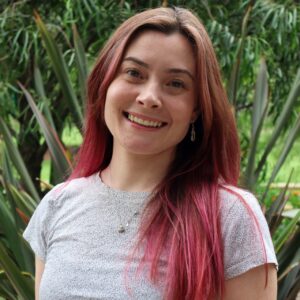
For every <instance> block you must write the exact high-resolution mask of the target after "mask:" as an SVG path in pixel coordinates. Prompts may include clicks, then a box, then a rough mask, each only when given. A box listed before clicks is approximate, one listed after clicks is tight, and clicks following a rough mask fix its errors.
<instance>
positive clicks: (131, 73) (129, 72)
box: [126, 69, 142, 78]
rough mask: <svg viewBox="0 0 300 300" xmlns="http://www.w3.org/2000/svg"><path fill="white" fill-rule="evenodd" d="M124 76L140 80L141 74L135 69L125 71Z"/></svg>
mask: <svg viewBox="0 0 300 300" xmlns="http://www.w3.org/2000/svg"><path fill="white" fill-rule="evenodd" d="M126 74H127V75H129V76H130V77H135V78H142V74H141V72H140V71H138V70H136V69H128V70H126Z"/></svg>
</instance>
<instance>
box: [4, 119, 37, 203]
mask: <svg viewBox="0 0 300 300" xmlns="http://www.w3.org/2000/svg"><path fill="white" fill-rule="evenodd" d="M0 132H1V133H2V135H3V139H4V142H5V145H6V147H7V150H8V155H9V158H10V159H11V161H12V162H13V163H14V166H15V168H16V169H17V170H18V172H19V174H20V176H21V178H22V181H23V182H24V185H25V186H26V188H27V190H28V192H29V193H30V194H31V196H32V197H33V198H34V199H35V200H36V201H37V202H38V201H39V199H40V197H39V195H38V192H37V191H36V188H35V187H34V184H33V182H32V180H31V178H30V175H29V173H28V171H27V168H26V166H25V164H24V161H23V159H22V156H21V154H20V152H19V150H18V147H17V146H16V145H15V143H14V141H13V138H12V135H11V134H10V132H9V129H8V128H7V126H6V124H5V123H4V121H3V119H2V118H1V117H0Z"/></svg>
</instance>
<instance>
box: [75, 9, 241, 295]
mask: <svg viewBox="0 0 300 300" xmlns="http://www.w3.org/2000/svg"><path fill="white" fill-rule="evenodd" d="M145 30H155V31H159V32H162V33H165V34H172V33H180V34H182V35H183V36H185V37H186V38H187V39H188V41H189V42H190V43H191V45H192V47H193V49H194V56H195V62H196V88H197V94H196V95H197V104H198V108H199V116H198V118H197V120H196V122H195V128H196V133H197V140H196V141H195V142H193V143H192V142H191V141H190V139H189V134H187V136H186V137H185V138H184V139H183V140H182V141H181V142H180V143H179V144H178V146H177V150H176V155H175V158H174V160H173V161H172V163H171V165H170V167H169V169H168V171H167V175H166V176H165V178H164V179H163V180H162V182H160V183H159V184H158V186H157V187H156V189H155V191H154V192H153V193H152V198H151V200H150V201H149V203H148V206H147V207H146V211H147V212H150V213H148V214H144V216H145V217H144V218H143V219H142V223H141V225H140V230H139V235H138V245H141V243H143V256H142V259H141V264H144V263H147V262H150V267H149V275H150V279H151V280H152V281H153V282H155V281H157V280H158V279H159V272H158V267H159V258H160V257H161V255H162V254H165V255H166V257H167V271H166V272H167V274H166V278H165V279H164V280H165V287H166V288H165V294H164V298H165V299H172V300H174V299H209V298H210V297H216V296H220V295H221V296H222V295H223V294H224V282H225V279H224V266H223V242H222V236H221V231H220V217H219V213H220V211H219V196H218V193H219V189H220V186H221V185H222V184H230V185H234V186H235V185H237V182H238V178H239V169H240V151H239V141H238V134H237V129H236V125H235V120H234V116H233V110H232V109H231V106H230V104H229V101H228V99H227V96H226V92H225V90H224V87H223V85H222V80H221V75H220V70H219V65H218V62H217V59H216V55H215V52H214V49H213V46H212V43H211V41H210V39H209V36H208V34H207V33H206V30H205V28H204V26H203V25H202V24H201V22H200V20H199V19H198V18H197V17H196V16H195V15H194V14H193V13H191V12H190V11H189V10H187V9H183V8H157V9H151V10H147V11H144V12H142V13H139V14H136V15H135V16H133V17H131V18H129V19H128V20H126V21H125V22H124V23H123V24H122V25H121V26H120V27H119V28H118V29H117V30H116V31H115V33H114V34H113V35H112V36H111V38H110V39H109V41H108V42H107V44H106V45H105V46H104V48H103V49H102V51H101V52H100V55H99V58H98V60H97V62H96V64H95V66H94V69H93V70H92V72H91V74H90V76H89V79H88V95H87V98H88V99H87V100H88V103H87V111H86V124H85V132H84V139H83V143H82V146H81V148H80V151H79V154H78V159H77V165H76V167H75V169H74V171H73V173H72V175H71V177H70V178H77V177H84V176H89V175H91V174H93V173H95V172H97V171H100V170H103V169H105V168H106V167H107V166H108V164H109V162H110V159H111V156H112V146H113V139H112V135H111V133H110V132H109V130H108V128H107V127H106V125H105V121H104V105H105V99H106V92H107V89H108V87H109V85H110V83H111V82H112V80H113V79H114V77H115V75H116V72H117V71H118V68H119V66H120V63H121V61H122V57H123V55H124V52H125V50H126V48H127V47H128V45H129V44H130V42H131V41H132V40H133V39H134V38H135V37H136V36H137V34H138V33H140V32H143V31H145ZM146 215H147V217H146Z"/></svg>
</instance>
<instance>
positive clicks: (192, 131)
mask: <svg viewBox="0 0 300 300" xmlns="http://www.w3.org/2000/svg"><path fill="white" fill-rule="evenodd" d="M191 126H192V128H191V141H192V142H195V140H196V131H195V123H194V122H193V123H192V124H191Z"/></svg>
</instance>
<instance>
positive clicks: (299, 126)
mask: <svg viewBox="0 0 300 300" xmlns="http://www.w3.org/2000/svg"><path fill="white" fill-rule="evenodd" d="M299 132H300V115H299V116H298V119H297V121H296V124H295V126H294V127H293V128H292V129H291V131H290V132H289V135H288V137H287V139H286V142H285V143H284V146H283V149H282V151H281V152H280V156H279V158H278V160H277V162H276V165H275V166H274V168H273V171H272V174H271V176H270V179H269V181H268V184H267V188H266V190H265V193H264V195H263V198H262V199H263V200H264V199H265V197H266V196H267V192H268V190H269V187H270V185H271V183H272V182H273V180H274V179H275V177H276V175H277V174H278V172H279V170H280V168H281V166H282V165H283V163H284V161H285V160H286V158H287V156H288V154H289V152H290V150H291V149H292V147H293V144H294V142H295V140H296V138H297V137H299V136H298V133H299Z"/></svg>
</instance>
